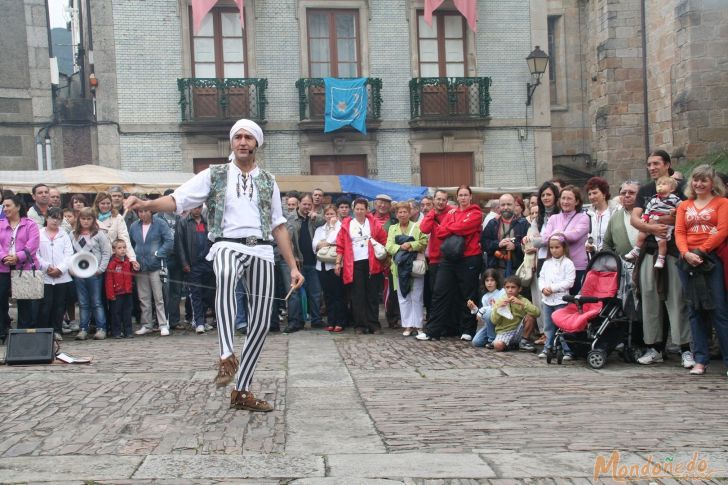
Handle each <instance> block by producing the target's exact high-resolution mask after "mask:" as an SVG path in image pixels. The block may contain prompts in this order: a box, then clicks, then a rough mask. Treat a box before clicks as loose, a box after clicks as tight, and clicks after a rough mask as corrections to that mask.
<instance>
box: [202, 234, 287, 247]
mask: <svg viewBox="0 0 728 485" xmlns="http://www.w3.org/2000/svg"><path fill="white" fill-rule="evenodd" d="M220 241H227V242H234V243H238V244H244V245H245V246H251V247H252V246H273V241H267V240H265V239H259V238H258V237H256V236H248V237H218V238H216V239H215V242H220Z"/></svg>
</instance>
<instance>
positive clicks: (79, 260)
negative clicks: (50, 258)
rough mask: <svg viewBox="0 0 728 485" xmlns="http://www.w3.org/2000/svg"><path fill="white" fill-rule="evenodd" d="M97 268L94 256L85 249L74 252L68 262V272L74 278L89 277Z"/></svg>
mask: <svg viewBox="0 0 728 485" xmlns="http://www.w3.org/2000/svg"><path fill="white" fill-rule="evenodd" d="M98 269H99V262H98V260H97V259H96V256H94V255H93V254H91V253H89V252H87V251H83V252H80V253H76V254H74V255H73V256H71V259H70V260H69V262H68V272H69V273H71V276H75V277H76V278H90V277H91V276H93V275H95V274H96V270H98Z"/></svg>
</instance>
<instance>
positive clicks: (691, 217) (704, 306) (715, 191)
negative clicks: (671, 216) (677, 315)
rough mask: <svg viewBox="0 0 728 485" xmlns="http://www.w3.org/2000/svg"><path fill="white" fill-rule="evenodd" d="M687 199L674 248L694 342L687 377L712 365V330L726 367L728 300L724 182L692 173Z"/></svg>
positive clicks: (706, 169) (704, 168)
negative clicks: (722, 249) (720, 252)
mask: <svg viewBox="0 0 728 485" xmlns="http://www.w3.org/2000/svg"><path fill="white" fill-rule="evenodd" d="M685 195H686V196H687V197H688V200H686V201H684V202H683V203H682V204H680V205H679V206H678V207H677V215H676V220H675V242H676V243H677V247H678V249H679V250H680V257H681V261H680V262H679V263H678V270H679V274H680V278H681V279H682V282H683V289H684V294H685V300H686V302H687V306H688V312H689V315H690V331H691V333H692V339H693V354H694V356H693V357H694V364H693V366H692V369H691V370H690V374H692V375H703V374H705V368H706V367H707V365H708V362H709V359H710V351H709V345H710V337H711V324H712V326H713V327H715V331H716V334H717V335H718V344H719V345H720V352H721V354H722V356H723V362H724V363H725V365H726V367H728V298H727V297H726V286H725V281H724V273H723V267H724V262H723V261H722V260H721V259H720V258H719V257H718V256H717V254H716V250H717V249H718V248H719V247H721V246H722V245H723V244H724V243H725V241H726V238H728V199H726V198H725V186H724V185H723V181H722V179H721V178H720V177H719V176H718V175H717V174H716V172H715V169H714V168H713V167H711V166H710V165H699V166H697V167H695V169H694V170H693V173H692V174H691V175H690V179H689V182H688V185H687V187H686V189H685ZM690 360H691V361H692V360H693V359H690ZM684 362H685V359H683V363H684ZM684 366H685V367H688V366H687V365H684Z"/></svg>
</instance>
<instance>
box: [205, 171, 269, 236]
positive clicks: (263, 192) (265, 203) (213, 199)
mask: <svg viewBox="0 0 728 485" xmlns="http://www.w3.org/2000/svg"><path fill="white" fill-rule="evenodd" d="M231 163H232V162H231ZM228 165H229V164H228V163H222V164H219V165H211V166H210V193H209V195H208V196H207V221H208V225H209V227H208V230H209V236H208V237H209V239H210V240H211V241H214V240H215V239H217V238H219V237H222V217H223V214H224V213H225V194H226V192H227V191H226V189H227V177H228ZM253 184H254V185H255V189H256V190H257V192H258V210H259V211H260V230H261V232H262V233H263V239H265V240H266V241H267V240H268V238H269V237H270V224H271V206H272V199H273V185H274V184H275V178H273V175H271V174H270V173H269V172H267V171H265V170H263V169H262V168H259V170H258V175H257V176H256V177H253Z"/></svg>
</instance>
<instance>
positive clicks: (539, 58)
mask: <svg viewBox="0 0 728 485" xmlns="http://www.w3.org/2000/svg"><path fill="white" fill-rule="evenodd" d="M526 62H527V63H528V70H529V71H530V72H531V78H533V77H535V78H536V82H535V83H533V84H531V83H526V92H527V98H526V106H529V105H530V104H531V98H533V92H534V91H535V90H536V86H538V85H539V84H541V76H543V73H544V72H546V66H548V64H549V55H548V54H546V53H545V52H544V51H542V50H541V48H540V47H539V46H536V48H535V49H534V50H533V52H531V53H530V54H529V55H528V57H526Z"/></svg>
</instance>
